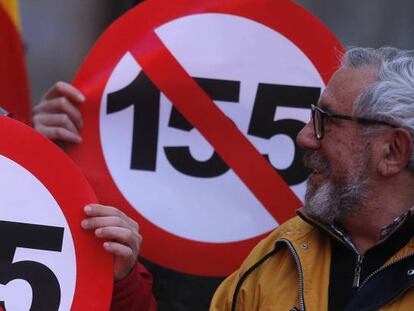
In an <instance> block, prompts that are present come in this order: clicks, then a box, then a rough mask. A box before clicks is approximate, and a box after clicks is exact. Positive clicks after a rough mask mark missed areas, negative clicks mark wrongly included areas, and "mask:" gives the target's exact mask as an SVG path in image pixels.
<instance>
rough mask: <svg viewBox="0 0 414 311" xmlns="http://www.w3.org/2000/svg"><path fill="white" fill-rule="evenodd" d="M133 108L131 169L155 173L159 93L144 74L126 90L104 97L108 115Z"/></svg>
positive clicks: (141, 73)
mask: <svg viewBox="0 0 414 311" xmlns="http://www.w3.org/2000/svg"><path fill="white" fill-rule="evenodd" d="M129 106H133V107H134V122H133V133H132V151H131V169H132V170H143V171H155V169H156V164H157V144H158V123H159V115H160V91H159V90H158V89H157V88H156V87H155V85H154V84H153V83H152V82H151V81H150V80H149V79H148V78H147V76H146V75H145V73H144V72H143V71H141V72H140V74H139V75H138V76H137V77H136V78H135V79H134V81H132V82H131V83H130V84H129V85H128V86H126V87H125V88H123V89H121V90H119V91H116V92H113V93H110V94H108V96H107V110H106V113H107V114H111V113H115V112H118V111H121V110H124V109H126V108H128V107H129Z"/></svg>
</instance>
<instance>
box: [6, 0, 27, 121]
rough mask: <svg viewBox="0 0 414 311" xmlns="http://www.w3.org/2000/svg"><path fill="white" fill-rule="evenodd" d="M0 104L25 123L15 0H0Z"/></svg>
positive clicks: (23, 67) (23, 75)
mask: <svg viewBox="0 0 414 311" xmlns="http://www.w3.org/2000/svg"><path fill="white" fill-rule="evenodd" d="M0 107H2V108H4V109H6V110H7V111H8V112H10V113H11V114H12V115H13V116H14V117H15V118H16V119H18V120H20V121H23V122H26V123H29V122H30V113H31V104H30V95H29V84H28V79H27V72H26V63H25V58H24V45H23V41H22V37H21V25H20V19H19V3H18V0H0Z"/></svg>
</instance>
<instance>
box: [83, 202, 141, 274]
mask: <svg viewBox="0 0 414 311" xmlns="http://www.w3.org/2000/svg"><path fill="white" fill-rule="evenodd" d="M85 214H86V215H87V216H89V218H87V219H84V220H83V221H82V227H83V228H84V229H87V230H94V232H95V235H96V236H97V237H98V238H99V239H101V240H104V243H103V247H104V248H105V250H106V251H108V252H109V253H111V254H112V255H113V256H114V279H115V281H119V280H121V279H123V278H124V277H126V276H127V275H128V273H129V272H130V271H131V270H132V268H133V267H134V265H135V263H136V262H137V258H138V254H139V249H140V246H141V242H142V237H141V235H140V234H139V226H138V224H137V223H136V222H135V221H134V220H132V219H131V218H129V217H128V216H126V215H125V214H124V213H123V212H121V211H120V210H118V209H116V208H114V207H111V206H104V205H99V204H91V205H87V206H86V207H85Z"/></svg>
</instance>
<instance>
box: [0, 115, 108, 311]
mask: <svg viewBox="0 0 414 311" xmlns="http://www.w3.org/2000/svg"><path fill="white" fill-rule="evenodd" d="M0 136H2V139H1V140H0V206H1V208H0V306H1V307H3V309H5V310H7V311H24V310H31V311H41V310H42V311H44V310H48V311H49V310H50V311H54V310H85V309H84V308H85V307H86V306H90V307H91V308H88V310H102V309H101V307H108V306H109V302H110V299H111V288H112V273H113V272H112V271H113V269H112V267H111V262H110V258H108V257H109V256H108V255H107V254H105V253H104V252H103V250H102V248H101V247H100V245H99V242H98V241H96V240H95V239H94V237H93V235H90V234H87V233H86V232H83V231H82V229H81V228H80V221H81V219H82V218H83V215H82V210H83V206H84V205H85V204H87V203H90V202H95V201H96V199H95V197H94V195H93V192H92V191H91V189H90V188H89V186H88V184H87V183H86V180H85V179H84V178H83V177H82V175H81V174H80V172H79V170H78V169H77V168H76V167H75V166H74V164H73V163H72V162H71V161H70V160H69V159H68V158H66V156H65V155H64V154H63V152H62V151H60V150H58V148H57V147H55V146H53V144H52V143H51V142H49V141H47V140H46V139H45V138H43V137H41V136H40V134H38V133H36V132H34V130H32V129H30V128H28V127H26V126H25V125H23V124H20V123H18V122H17V121H13V120H10V119H8V118H5V117H1V118H0ZM92 250H93V251H96V252H97V253H96V254H92V253H91V251H92ZM85 251H86V253H85ZM98 256H99V257H98ZM88 269H91V270H89V273H91V274H90V275H88V274H85V273H87V271H88ZM92 276H93V278H98V279H99V280H98V281H97V282H96V281H94V280H91V277H92ZM93 278H92V279H93ZM86 280H88V283H86ZM94 286H96V287H95V289H92V293H93V292H97V291H98V289H99V291H100V293H102V294H103V296H100V298H99V299H100V300H101V299H102V300H101V301H102V302H99V303H98V305H100V307H99V308H96V307H95V306H94V305H96V301H95V300H96V298H94V297H93V296H89V297H86V296H84V295H85V294H84V293H80V292H79V291H80V290H82V289H83V290H84V289H85V288H87V287H94ZM102 290H103V292H102ZM88 291H90V290H88ZM90 293H91V292H90ZM105 295H106V296H105ZM81 304H82V305H83V307H82V309H81V308H80V305H81Z"/></svg>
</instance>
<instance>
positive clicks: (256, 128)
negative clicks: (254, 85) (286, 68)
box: [247, 83, 320, 185]
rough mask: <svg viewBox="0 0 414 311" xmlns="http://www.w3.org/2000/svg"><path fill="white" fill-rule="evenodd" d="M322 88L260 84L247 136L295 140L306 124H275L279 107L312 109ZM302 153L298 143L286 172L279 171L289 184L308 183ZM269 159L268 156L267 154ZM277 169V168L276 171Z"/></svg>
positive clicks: (286, 121)
mask: <svg viewBox="0 0 414 311" xmlns="http://www.w3.org/2000/svg"><path fill="white" fill-rule="evenodd" d="M319 94H320V88H318V87H305V86H290V85H274V84H265V83H260V84H259V86H258V89H257V94H256V99H255V102H254V108H253V113H252V117H251V119H250V125H249V129H248V132H247V134H249V135H253V136H256V137H261V138H267V139H269V138H271V137H273V136H274V135H277V134H285V135H287V136H289V137H290V138H291V139H292V140H293V141H295V139H296V135H297V134H298V133H299V131H300V130H301V129H302V127H303V126H304V125H305V123H303V122H301V121H299V120H294V119H283V120H278V121H274V116H275V114H276V109H277V107H281V106H284V107H291V108H310V105H311V104H316V103H317V101H318V98H319ZM302 155H303V152H302V150H301V149H300V148H298V147H297V146H296V144H295V155H294V159H293V162H292V164H291V165H290V166H289V167H288V168H287V169H277V171H278V172H279V174H281V175H282V177H283V178H284V179H285V181H286V182H287V183H288V184H289V185H296V184H299V183H301V182H303V181H305V180H306V178H307V177H308V175H309V173H310V171H309V170H308V169H306V168H305V167H304V166H303V165H302V160H301V159H302ZM264 156H265V157H266V158H267V159H269V156H268V155H264ZM275 169H276V168H275Z"/></svg>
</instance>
